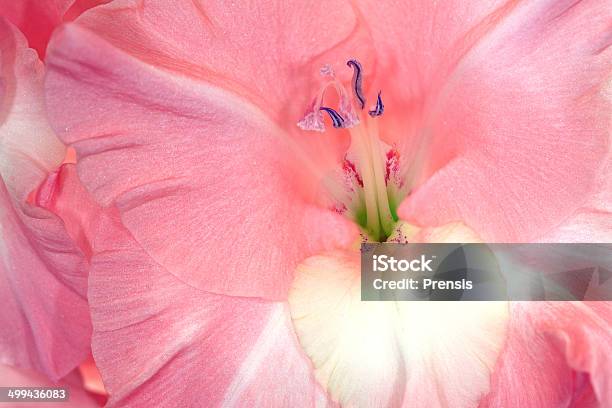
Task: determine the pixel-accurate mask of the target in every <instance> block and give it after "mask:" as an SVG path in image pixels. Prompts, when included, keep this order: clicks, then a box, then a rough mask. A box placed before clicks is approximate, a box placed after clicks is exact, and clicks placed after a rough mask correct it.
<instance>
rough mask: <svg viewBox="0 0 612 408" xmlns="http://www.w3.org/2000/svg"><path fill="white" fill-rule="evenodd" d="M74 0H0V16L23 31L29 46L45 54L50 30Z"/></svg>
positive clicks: (60, 19) (41, 54)
mask: <svg viewBox="0 0 612 408" xmlns="http://www.w3.org/2000/svg"><path fill="white" fill-rule="evenodd" d="M73 2H74V0H45V1H40V0H19V1H15V0H0V16H2V17H5V18H7V19H8V20H9V21H10V22H11V23H13V24H15V25H16V26H17V27H19V29H20V30H21V31H22V32H23V33H24V35H25V36H26V38H27V39H28V43H29V44H30V47H31V48H33V49H35V50H36V51H38V54H39V55H40V56H41V58H42V57H44V55H45V49H46V48H47V41H49V37H51V32H52V31H53V29H54V28H55V27H57V26H58V25H60V24H61V22H62V16H63V15H64V13H65V12H66V11H67V10H68V8H70V6H71V5H72V3H73Z"/></svg>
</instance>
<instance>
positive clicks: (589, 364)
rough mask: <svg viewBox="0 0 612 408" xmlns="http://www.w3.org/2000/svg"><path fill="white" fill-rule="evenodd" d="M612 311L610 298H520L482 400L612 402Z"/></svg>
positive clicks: (564, 403) (569, 403)
mask: <svg viewBox="0 0 612 408" xmlns="http://www.w3.org/2000/svg"><path fill="white" fill-rule="evenodd" d="M611 311H612V308H611V307H610V303H609V302H592V303H570V302H553V303H538V302H531V303H517V304H514V305H513V308H512V314H511V316H512V317H511V321H510V325H509V335H508V341H507V344H506V346H505V350H504V352H503V353H502V355H501V358H500V360H499V362H498V364H497V366H496V370H495V373H494V375H493V377H492V392H491V393H490V394H489V395H488V396H487V397H486V398H484V399H483V401H482V402H481V406H483V407H500V406H504V407H505V406H509V407H512V406H520V407H534V408H535V407H549V406H550V407H553V406H580V407H583V406H584V407H588V406H592V407H596V406H601V407H605V406H609V405H610V404H611V402H612V400H611V398H612V395H611V394H610V390H612V384H611V380H610V375H609V374H610V373H609V368H610V364H611V362H610V356H611V355H612V328H611V326H610V321H611V320H612V315H611ZM527 376H528V378H529V381H525V378H526V377H527Z"/></svg>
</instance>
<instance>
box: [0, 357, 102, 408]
mask: <svg viewBox="0 0 612 408" xmlns="http://www.w3.org/2000/svg"><path fill="white" fill-rule="evenodd" d="M0 387H37V388H41V387H62V388H67V389H68V392H69V400H68V401H67V402H52V403H40V402H38V403H34V402H33V403H26V402H18V403H17V402H16V403H15V404H14V405H12V406H15V407H20V408H36V407H40V406H42V405H49V406H54V407H58V408H67V407H73V408H90V407H101V406H103V404H102V403H99V402H98V401H97V399H96V398H95V397H93V396H91V395H89V394H88V393H87V392H86V391H85V390H84V389H83V388H82V387H80V384H79V378H78V376H76V377H74V378H70V379H66V380H63V381H62V382H60V383H54V382H51V381H49V379H47V378H45V376H43V375H41V374H40V373H37V372H35V371H31V370H23V369H18V368H15V367H11V366H8V365H3V364H0ZM41 404H42V405H41ZM0 406H3V407H4V406H7V407H8V406H9V405H8V404H7V403H0Z"/></svg>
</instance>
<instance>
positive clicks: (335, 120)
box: [319, 106, 344, 128]
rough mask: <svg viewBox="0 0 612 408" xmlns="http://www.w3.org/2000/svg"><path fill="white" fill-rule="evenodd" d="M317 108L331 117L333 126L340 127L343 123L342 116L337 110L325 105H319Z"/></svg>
mask: <svg viewBox="0 0 612 408" xmlns="http://www.w3.org/2000/svg"><path fill="white" fill-rule="evenodd" d="M319 109H321V110H322V111H325V112H327V113H328V114H329V117H330V118H331V120H332V124H333V126H334V127H335V128H341V127H342V125H343V124H344V119H343V118H342V116H340V114H339V113H338V112H336V111H335V110H333V109H332V108H327V107H325V106H321V107H320V108H319Z"/></svg>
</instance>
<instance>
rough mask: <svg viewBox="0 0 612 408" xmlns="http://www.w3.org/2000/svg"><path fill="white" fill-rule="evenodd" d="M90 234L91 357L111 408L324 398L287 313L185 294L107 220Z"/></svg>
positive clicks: (279, 306)
mask: <svg viewBox="0 0 612 408" xmlns="http://www.w3.org/2000/svg"><path fill="white" fill-rule="evenodd" d="M91 233H92V237H95V238H94V239H93V241H92V242H93V244H92V246H93V248H94V256H93V258H92V269H91V274H90V289H89V297H90V298H89V299H90V305H91V310H92V316H93V322H94V335H93V353H94V358H95V360H96V364H97V366H98V368H99V369H100V372H101V374H102V378H103V380H104V384H105V386H106V389H107V391H108V392H109V395H110V400H109V402H110V406H120V407H123V406H130V407H150V406H156V407H176V406H222V405H224V406H262V407H268V406H295V407H302V406H311V405H312V404H313V403H314V401H315V399H320V398H322V394H321V391H320V390H319V389H318V388H317V386H316V383H315V382H314V379H313V377H312V373H311V369H310V365H309V363H308V360H307V359H306V358H305V357H304V356H302V355H301V353H300V351H299V346H298V344H297V339H296V338H295V335H294V334H293V331H292V327H291V322H290V319H289V313H288V307H287V305H286V304H284V303H273V302H266V301H262V300H258V299H247V298H234V297H227V296H222V295H214V294H210V293H206V292H203V291H200V290H199V289H196V288H193V287H191V286H189V285H186V284H185V283H183V282H181V281H179V280H178V279H177V278H176V277H175V276H173V275H172V274H170V273H168V272H167V271H166V270H164V268H162V267H161V266H160V265H159V264H157V263H155V262H154V261H152V260H151V259H150V258H149V257H148V256H147V254H146V253H145V252H144V251H143V250H142V249H141V248H140V247H139V246H138V244H137V243H136V242H135V241H134V240H133V239H132V238H131V236H130V235H129V234H128V233H127V231H126V230H125V229H123V228H122V227H121V225H120V224H118V223H117V219H116V218H114V216H113V215H112V214H110V215H108V216H106V217H105V218H104V221H103V223H102V224H101V225H100V228H99V229H98V230H97V231H91ZM177 384H180V386H177Z"/></svg>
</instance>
